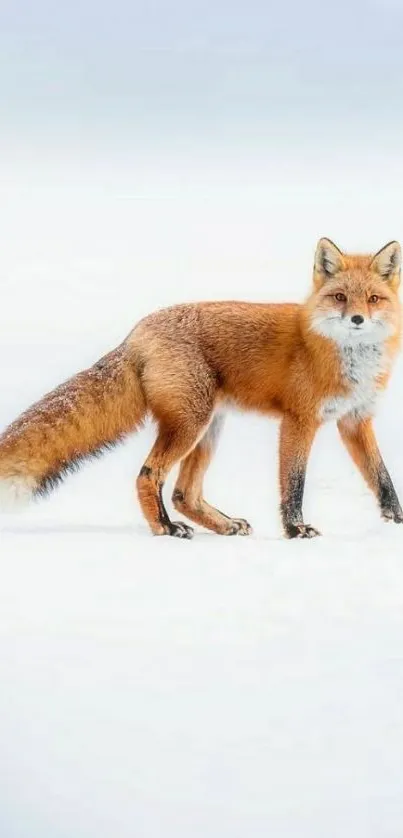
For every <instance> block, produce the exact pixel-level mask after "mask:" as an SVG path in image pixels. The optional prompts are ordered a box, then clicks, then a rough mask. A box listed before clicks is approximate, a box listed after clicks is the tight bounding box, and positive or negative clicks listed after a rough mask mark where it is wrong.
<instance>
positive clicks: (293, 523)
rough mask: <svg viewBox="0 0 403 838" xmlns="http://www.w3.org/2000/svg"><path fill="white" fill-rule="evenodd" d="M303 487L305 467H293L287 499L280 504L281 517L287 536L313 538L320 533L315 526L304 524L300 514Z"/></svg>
mask: <svg viewBox="0 0 403 838" xmlns="http://www.w3.org/2000/svg"><path fill="white" fill-rule="evenodd" d="M304 487H305V469H302V468H298V469H295V470H294V471H292V472H291V474H290V477H289V481H288V496H287V500H285V501H284V503H282V504H281V517H282V519H283V526H284V531H285V534H286V536H287V538H314V537H315V536H316V535H320V533H319V531H318V530H316V529H315V527H311V526H310V525H309V524H304V519H303V515H302V501H303V497H304Z"/></svg>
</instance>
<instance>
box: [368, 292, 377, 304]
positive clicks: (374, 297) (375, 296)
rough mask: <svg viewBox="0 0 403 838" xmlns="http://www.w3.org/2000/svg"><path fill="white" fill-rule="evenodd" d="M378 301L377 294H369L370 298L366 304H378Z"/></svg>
mask: <svg viewBox="0 0 403 838" xmlns="http://www.w3.org/2000/svg"><path fill="white" fill-rule="evenodd" d="M378 300H379V297H378V295H377V294H371V296H370V298H369V300H368V302H369V303H377V302H378Z"/></svg>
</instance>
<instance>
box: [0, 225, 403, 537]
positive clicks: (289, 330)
mask: <svg viewBox="0 0 403 838" xmlns="http://www.w3.org/2000/svg"><path fill="white" fill-rule="evenodd" d="M400 267H401V248H400V245H399V243H398V242H397V241H391V242H389V243H388V244H387V245H385V246H384V247H383V248H382V249H381V250H379V251H378V252H377V253H375V255H371V254H370V255H368V254H358V255H357V254H348V253H344V252H343V251H341V250H340V249H339V248H338V247H337V246H336V245H335V244H334V242H333V241H332V240H331V239H328V238H321V239H320V240H319V242H318V244H317V247H316V251H315V257H314V266H313V281H312V287H311V289H310V292H309V294H308V296H307V298H306V299H305V301H304V302H303V303H289V302H285V303H254V302H237V301H228V302H225V301H220V302H214V301H213V302H199V303H184V304H179V305H174V306H171V307H169V308H165V309H161V310H159V311H156V312H154V313H152V314H150V315H148V316H146V317H145V318H143V319H142V320H140V322H139V323H138V324H137V325H136V326H135V327H134V328H133V330H132V331H131V332H130V334H129V335H128V336H127V337H126V338H125V340H124V341H123V342H122V343H121V344H120V345H119V346H118V347H117V348H116V349H113V350H112V351H110V352H109V353H108V354H106V355H105V356H104V357H102V358H101V359H100V360H99V361H97V362H96V363H95V364H94V365H93V366H92V367H90V368H89V369H87V370H84V371H83V372H79V373H78V374H77V375H75V376H74V377H72V378H71V379H69V380H68V381H67V382H65V383H63V384H61V385H60V386H58V387H56V389H55V390H53V391H52V392H51V393H49V394H47V395H45V396H44V398H42V399H41V400H40V401H39V402H38V403H36V404H34V405H33V406H32V407H30V408H29V409H28V410H26V411H25V412H24V413H23V414H22V415H21V416H20V417H19V418H17V419H16V420H15V421H14V422H13V423H12V424H11V425H10V426H9V427H8V428H7V429H6V430H5V431H4V433H3V434H2V435H1V436H0V498H2V499H3V501H7V500H9V501H11V502H12V503H13V504H15V503H19V502H22V501H26V500H29V499H30V498H33V497H37V496H42V495H44V494H46V493H47V492H48V491H49V490H50V489H52V488H53V487H55V486H56V485H57V484H58V483H59V482H60V481H61V480H62V478H63V477H64V476H66V474H67V473H68V472H69V471H72V470H74V469H76V468H77V467H78V466H79V465H80V463H81V462H83V461H84V460H85V459H86V458H90V457H93V456H97V455H98V454H99V453H102V452H103V451H104V450H105V449H108V448H110V447H111V446H113V445H115V444H116V443H118V442H119V441H122V440H124V439H125V438H126V437H127V436H128V435H129V434H131V433H133V432H135V431H136V430H139V429H140V428H141V426H142V424H143V423H144V421H145V419H146V418H147V417H151V418H152V419H153V420H154V421H155V423H156V426H157V435H156V439H155V443H154V445H153V447H152V450H151V452H150V454H149V455H148V457H147V459H146V461H145V463H144V465H143V466H142V468H141V469H140V472H139V474H138V477H137V481H136V486H137V494H138V498H139V502H140V506H141V509H142V512H143V515H144V517H145V519H146V521H147V522H148V525H149V527H150V529H151V532H152V533H153V534H154V535H170V536H175V537H178V538H185V539H188V538H192V536H193V533H194V530H193V528H192V527H191V526H190V525H189V524H187V523H185V522H182V521H172V520H171V519H170V517H169V515H168V512H167V510H166V507H165V504H164V500H163V487H164V483H165V481H166V478H167V475H168V473H169V472H170V470H171V469H172V468H173V467H174V466H175V465H176V464H179V472H178V477H177V481H176V485H175V488H174V491H173V496H172V503H173V506H174V508H175V509H176V510H177V511H178V512H179V513H180V514H181V515H182V516H184V517H185V518H187V519H189V520H190V521H192V523H195V524H197V525H200V526H202V527H205V528H207V529H208V530H212V531H213V532H215V533H218V534H220V535H241V536H246V535H249V534H250V533H251V532H252V529H251V526H250V524H249V523H248V522H247V521H246V520H245V519H243V518H233V517H229V516H227V515H225V514H224V513H223V512H220V511H219V510H218V509H216V508H215V507H213V506H211V505H210V504H209V503H207V501H206V500H205V499H204V494H203V480H204V476H205V473H206V470H207V468H208V466H209V464H210V462H211V460H212V457H213V455H214V452H215V449H216V446H217V442H218V438H219V435H220V432H221V430H222V425H223V421H224V416H225V412H226V410H227V409H228V408H231V407H232V406H235V407H237V408H241V409H242V410H245V411H257V412H258V413H260V414H264V415H267V416H271V417H274V418H277V419H279V420H280V433H279V483H280V514H281V521H282V526H283V530H284V535H285V536H286V537H287V538H290V539H292V538H313V537H315V536H317V535H320V533H319V530H317V529H316V528H315V527H313V526H311V525H310V524H306V523H305V521H304V517H303V497H304V489H305V475H306V468H307V463H308V458H309V454H310V451H311V447H312V444H313V441H314V438H315V435H316V433H317V431H318V429H319V428H320V426H321V425H322V424H323V423H325V422H329V421H335V422H336V423H337V427H338V430H339V433H340V437H341V440H342V442H343V443H344V445H345V446H346V448H347V450H348V452H349V454H350V455H351V457H352V459H353V461H354V463H355V464H356V465H357V467H358V469H359V470H360V472H361V474H362V476H363V478H364V480H365V481H366V483H367V485H368V486H369V488H370V489H371V490H372V492H373V493H374V495H375V497H376V500H377V502H378V505H379V508H380V512H381V515H382V517H383V518H384V519H385V520H387V521H394V522H395V523H399V524H400V523H402V522H403V512H402V509H401V506H400V503H399V500H398V497H397V494H396V491H395V489H394V486H393V483H392V480H391V477H390V475H389V472H388V471H387V468H386V466H385V464H384V462H383V459H382V457H381V453H380V451H379V448H378V445H377V442H376V438H375V433H374V429H373V416H374V413H375V408H376V404H377V401H378V397H379V396H380V394H381V393H382V391H383V390H384V389H385V387H386V385H387V383H388V380H389V378H390V374H391V369H392V365H393V361H394V360H395V357H396V355H397V352H398V350H399V347H400V339H401V306H400V302H399V284H400Z"/></svg>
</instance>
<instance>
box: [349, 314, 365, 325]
mask: <svg viewBox="0 0 403 838" xmlns="http://www.w3.org/2000/svg"><path fill="white" fill-rule="evenodd" d="M351 322H352V323H354V325H355V326H361V323H363V322H364V318H363V316H362V314H353V316H352V318H351Z"/></svg>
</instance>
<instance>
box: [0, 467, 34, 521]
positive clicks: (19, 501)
mask: <svg viewBox="0 0 403 838" xmlns="http://www.w3.org/2000/svg"><path fill="white" fill-rule="evenodd" d="M34 489H35V481H34V480H33V478H32V477H17V476H16V477H0V512H18V510H20V509H23V508H24V507H25V506H27V504H28V503H29V502H30V500H32V496H33V492H34Z"/></svg>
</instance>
